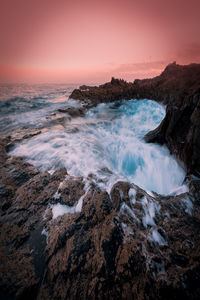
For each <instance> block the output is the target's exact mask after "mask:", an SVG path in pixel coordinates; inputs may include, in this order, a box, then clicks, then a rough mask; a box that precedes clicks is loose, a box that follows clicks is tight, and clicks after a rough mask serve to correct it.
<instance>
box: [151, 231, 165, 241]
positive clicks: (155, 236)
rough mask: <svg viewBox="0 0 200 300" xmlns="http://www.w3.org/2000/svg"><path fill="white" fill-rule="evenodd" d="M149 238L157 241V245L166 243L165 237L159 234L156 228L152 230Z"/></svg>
mask: <svg viewBox="0 0 200 300" xmlns="http://www.w3.org/2000/svg"><path fill="white" fill-rule="evenodd" d="M150 240H152V241H154V242H156V243H158V244H159V245H167V242H166V241H165V239H164V238H163V237H162V236H161V234H160V233H159V232H158V230H157V229H153V230H152V234H151V236H150Z"/></svg>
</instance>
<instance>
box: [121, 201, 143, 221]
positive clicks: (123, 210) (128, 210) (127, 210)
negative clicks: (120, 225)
mask: <svg viewBox="0 0 200 300" xmlns="http://www.w3.org/2000/svg"><path fill="white" fill-rule="evenodd" d="M119 214H120V215H129V216H130V217H131V218H132V219H134V220H136V221H137V222H139V219H138V218H137V217H136V215H135V214H134V212H133V210H132V209H131V208H130V207H129V206H128V205H127V204H126V203H125V202H123V203H122V205H121V207H120V212H119Z"/></svg>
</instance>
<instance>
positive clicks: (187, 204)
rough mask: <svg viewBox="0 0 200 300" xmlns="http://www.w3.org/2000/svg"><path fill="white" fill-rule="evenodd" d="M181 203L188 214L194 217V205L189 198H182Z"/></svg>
mask: <svg viewBox="0 0 200 300" xmlns="http://www.w3.org/2000/svg"><path fill="white" fill-rule="evenodd" d="M181 202H182V203H183V205H184V207H185V212H186V213H188V214H189V215H192V210H193V203H192V201H191V199H190V198H189V197H188V196H186V197H184V198H181Z"/></svg>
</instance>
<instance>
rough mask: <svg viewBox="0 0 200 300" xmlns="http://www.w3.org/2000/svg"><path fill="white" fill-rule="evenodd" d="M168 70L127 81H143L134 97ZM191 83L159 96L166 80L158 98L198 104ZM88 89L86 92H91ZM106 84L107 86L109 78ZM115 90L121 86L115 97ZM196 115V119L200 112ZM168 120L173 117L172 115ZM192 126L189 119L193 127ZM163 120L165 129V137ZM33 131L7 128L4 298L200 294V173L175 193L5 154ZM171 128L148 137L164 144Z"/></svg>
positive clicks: (0, 147) (1, 148)
mask: <svg viewBox="0 0 200 300" xmlns="http://www.w3.org/2000/svg"><path fill="white" fill-rule="evenodd" d="M187 68H189V70H190V68H191V70H194V69H195V68H196V69H197V71H198V70H199V66H198V65H191V66H187V67H180V66H176V65H170V66H169V67H167V68H166V70H165V71H164V73H165V72H166V74H169V73H170V72H171V71H170V70H172V69H175V70H179V69H180V74H183V73H184V72H186V73H187V72H189V71H184V70H187ZM197 71H196V73H195V74H196V75H193V76H194V79H195V78H197V73H198V72H199V71H198V72H197ZM177 72H179V71H177ZM164 73H163V74H164ZM171 73H172V75H171V76H172V78H174V80H175V79H176V81H177V82H178V81H180V80H181V79H178V75H176V76H174V77H173V72H171ZM175 73H176V72H175ZM166 74H165V75H161V76H160V77H157V78H155V79H152V80H145V81H136V82H135V83H134V84H128V86H130V89H132V87H131V86H134V85H138V86H141V94H139V88H138V90H137V97H138V98H140V97H141V98H143V97H144V96H142V91H143V92H144V93H146V91H147V90H148V89H147V87H148V88H149V84H150V82H154V81H155V82H159V78H161V77H162V76H163V77H167V75H166ZM187 74H188V73H187ZM191 74H193V72H191ZM181 78H187V79H188V75H187V76H186V75H185V76H183V77H181ZM182 80H186V79H182ZM195 80H196V79H195ZM164 81H165V79H163V82H164ZM172 82H173V79H172V81H171V83H169V84H172ZM192 82H193V83H192V84H191V85H190V87H189V85H188V89H187V90H188V91H190V92H188V93H190V94H189V95H185V97H184V98H182V100H181V96H180V95H181V92H180V86H179V85H178V84H177V85H175V86H174V91H175V90H176V92H177V95H179V96H180V97H178V100H176V97H175V94H173V93H171V94H170V91H169V98H167V97H166V98H165V96H164V95H165V93H164V90H163V98H162V97H161V95H162V89H161V87H160V90H159V89H158V90H157V92H158V94H159V93H160V96H159V97H160V98H156V100H158V101H161V100H162V99H164V100H163V101H164V103H168V104H167V105H168V106H167V107H168V109H170V107H171V109H173V108H174V109H175V107H177V111H178V110H180V111H181V110H182V109H183V107H184V105H185V104H184V103H187V105H189V102H188V101H189V100H188V99H191V107H192V105H194V106H195V109H197V107H199V106H198V105H197V103H199V98H198V97H199V96H198V91H197V90H196V86H197V82H196V81H194V80H193V81H192ZM159 84H160V86H161V83H159ZM159 84H158V86H159ZM110 85H115V86H116V87H115V90H119V87H117V86H120V85H123V86H125V85H126V83H125V82H124V81H120V80H119V81H118V80H115V79H113V80H112V81H111V83H109V84H107V86H108V87H110ZM142 85H143V89H142ZM146 85H147V87H146ZM152 86H153V83H152ZM163 86H164V83H163ZM178 87H179V88H178ZM88 89H89V88H88V87H82V90H79V91H82V92H81V93H82V95H84V93H88V92H89V91H88ZM92 89H93V88H92ZM94 89H96V90H97V91H98V90H99V89H102V88H101V87H100V88H94ZM103 89H105V93H106V90H107V88H106V85H104V86H103ZM163 89H164V87H163ZM122 90H123V89H122ZM124 90H126V89H125V88H124ZM166 90H167V88H166ZM84 91H85V92H84ZM132 91H133V89H132ZM151 91H153V88H152V90H151ZM159 91H160V92H159ZM74 93H78V92H74ZM95 93H96V92H95ZM117 93H118V92H117ZM192 93H193V94H192ZM108 95H109V93H108ZM143 95H144V94H143ZM170 95H172V96H170ZM173 95H174V96H173ZM191 95H193V96H191ZM72 96H73V94H72ZM118 96H119V95H118V94H117V96H116V94H115V93H114V95H113V97H112V99H111V98H110V100H109V101H112V100H114V98H115V97H116V98H117V97H118ZM103 97H104V96H103V92H102V101H104V100H103ZM120 97H122V98H124V97H123V96H120ZM130 97H131V95H130ZM145 97H146V98H151V94H149V96H148V95H147V94H146V96H145ZM173 97H174V98H173ZM190 97H191V98H190ZM161 98H162V99H161ZM127 99H128V98H127ZM152 99H153V95H152ZM167 99H169V100H167ZM195 99H197V100H195ZM82 100H83V101H85V103H86V106H87V105H88V106H91V105H96V104H97V102H95V100H94V103H93V102H92V101H91V99H90V98H89V97H87V98H84V96H83V98H82ZM167 101H168V102H167ZM195 103H196V104H195ZM189 112H191V110H189ZM185 114H186V113H185ZM191 114H192V115H193V117H192V119H194V120H196V121H195V122H196V123H195V122H194V126H197V121H198V119H197V118H196V115H195V114H196V113H194V112H193V113H191ZM186 115H187V114H186ZM181 116H182V115H181ZM181 116H180V119H181V120H183V119H182V117H181ZM166 117H167V116H166ZM187 118H188V115H187ZM187 118H185V120H186V121H185V122H187ZM166 120H168V121H169V123H168V126H169V125H170V124H171V123H170V119H169V116H168V119H166ZM175 120H176V119H175ZM163 122H164V121H163ZM165 122H167V121H165ZM191 122H192V121H191ZM164 124H165V123H164ZM173 124H175V125H176V122H175V121H174V123H173ZM192 124H193V123H192ZM175 125H174V126H175ZM176 126H177V125H176ZM191 126H193V125H191V123H190V127H188V125H187V126H186V129H187V130H188V132H187V134H189V132H190V130H191ZM162 127H163V128H164V129H165V135H164V133H163V137H162V138H160V136H161V132H164V129H163V128H162ZM182 127H183V128H182V129H183V132H186V131H187V130H186V129H185V127H184V126H183V125H182ZM197 127H198V126H197ZM172 128H176V127H173V126H172ZM197 129H198V130H199V127H198V128H197ZM173 130H175V129H173ZM173 130H172V132H174V131H173ZM168 132H169V131H168ZM36 134H40V131H37V130H36V131H35V130H28V129H27V130H25V129H24V130H23V131H20V132H18V131H17V132H16V133H14V132H13V133H12V135H10V136H4V137H3V136H1V137H0V198H1V202H0V226H1V231H0V299H8V300H9V299H27V298H29V299H138V300H139V299H152V300H154V299H199V298H200V286H199V282H200V238H199V231H200V179H199V178H198V177H197V176H194V174H192V173H191V174H189V175H188V176H187V178H186V180H187V182H188V186H189V191H188V192H184V193H182V194H180V195H178V196H177V195H170V196H162V195H158V194H156V193H147V192H145V191H144V190H142V189H141V188H140V187H138V186H136V185H134V184H130V183H127V182H118V183H116V184H115V185H114V186H113V187H112V189H111V192H110V193H107V192H106V191H102V190H100V189H99V188H98V186H96V185H95V183H94V181H93V176H92V174H91V175H90V176H88V178H82V177H72V176H70V175H69V174H68V173H67V170H66V169H60V170H58V171H56V172H54V173H53V174H49V173H48V172H40V171H39V170H38V169H36V168H35V167H33V166H32V165H30V164H28V163H26V162H25V161H24V160H23V158H20V157H18V158H16V157H9V156H8V154H7V149H9V148H10V147H12V146H13V145H14V144H15V143H16V142H19V141H20V140H23V139H26V138H30V137H31V136H34V135H36ZM166 134H167V129H166V124H165V125H162V124H161V125H160V126H159V128H158V129H157V130H156V131H155V132H153V133H151V134H148V136H147V137H146V138H148V139H149V140H152V139H153V141H159V142H162V143H164V142H165V143H167V138H169V137H170V138H171V140H172V141H173V139H175V137H174V136H173V135H172V136H171V135H168V136H167V135H166ZM190 135H192V136H193V135H194V132H190ZM156 137H157V138H156ZM158 137H159V139H158ZM171 140H170V141H171ZM175 146H176V145H175ZM175 146H174V147H175ZM172 150H173V149H172ZM182 151H183V150H182ZM181 153H182V152H181ZM198 162H199V161H198ZM186 163H187V161H186ZM187 166H188V169H189V165H187ZM63 210H64V212H65V213H64V214H61V211H63Z"/></svg>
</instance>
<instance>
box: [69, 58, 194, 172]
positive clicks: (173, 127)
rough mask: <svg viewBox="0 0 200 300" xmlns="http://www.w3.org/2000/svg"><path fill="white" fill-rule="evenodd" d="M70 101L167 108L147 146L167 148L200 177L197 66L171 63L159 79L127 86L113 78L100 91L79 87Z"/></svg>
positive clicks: (188, 170)
mask: <svg viewBox="0 0 200 300" xmlns="http://www.w3.org/2000/svg"><path fill="white" fill-rule="evenodd" d="M70 97H71V98H73V99H79V100H81V101H83V102H85V103H86V104H87V105H88V106H89V107H90V106H94V105H97V104H98V103H100V102H111V101H115V100H120V99H125V100H129V99H144V98H147V99H151V100H156V101H158V102H160V103H163V104H165V105H167V107H166V116H165V118H164V120H163V122H162V123H161V124H160V126H159V127H158V128H156V129H155V130H153V131H152V132H150V133H148V134H147V136H146V137H145V139H146V141H147V142H156V143H160V144H166V145H167V147H168V148H169V150H170V151H171V153H173V154H175V155H176V156H177V157H178V158H179V159H180V160H181V161H182V162H184V166H185V168H186V169H187V172H188V173H193V174H195V175H196V176H200V151H199V149H200V64H190V65H186V66H181V65H177V64H176V63H172V64H170V65H168V66H167V67H166V68H165V70H164V71H163V72H162V73H161V75H160V76H157V77H155V78H152V79H144V80H138V79H137V80H135V81H134V82H133V83H130V82H129V83H128V82H126V81H124V80H121V79H115V78H112V80H111V82H109V83H106V84H103V85H100V86H99V87H89V86H81V87H80V88H79V89H76V90H74V91H73V92H72V94H71V96H70Z"/></svg>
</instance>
